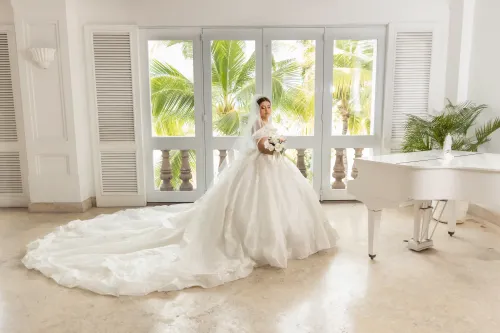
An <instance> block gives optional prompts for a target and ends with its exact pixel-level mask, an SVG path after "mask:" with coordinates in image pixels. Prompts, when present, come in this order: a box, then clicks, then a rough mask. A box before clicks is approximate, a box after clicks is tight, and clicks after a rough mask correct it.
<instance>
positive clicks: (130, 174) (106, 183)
mask: <svg viewBox="0 0 500 333" xmlns="http://www.w3.org/2000/svg"><path fill="white" fill-rule="evenodd" d="M101 174H102V192H103V194H114V193H137V192H138V187H137V157H136V153H135V152H129V151H117V152H109V151H105V152H101Z"/></svg>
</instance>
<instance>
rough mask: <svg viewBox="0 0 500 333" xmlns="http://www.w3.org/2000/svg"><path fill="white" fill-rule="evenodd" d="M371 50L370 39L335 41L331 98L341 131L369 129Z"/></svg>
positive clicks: (364, 130)
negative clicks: (339, 121) (340, 122)
mask: <svg viewBox="0 0 500 333" xmlns="http://www.w3.org/2000/svg"><path fill="white" fill-rule="evenodd" d="M373 51H374V48H373V45H372V44H371V42H370V41H356V40H337V41H335V51H334V58H333V67H334V68H333V80H334V91H333V95H332V98H333V105H334V107H336V109H337V112H338V114H339V116H340V119H341V120H342V135H346V134H347V132H348V131H349V132H350V133H351V134H357V133H369V131H370V113H371V99H372V94H371V92H372V89H371V81H372V71H373Z"/></svg>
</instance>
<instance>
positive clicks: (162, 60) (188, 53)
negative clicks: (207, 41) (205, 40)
mask: <svg viewBox="0 0 500 333" xmlns="http://www.w3.org/2000/svg"><path fill="white" fill-rule="evenodd" d="M149 78H150V85H151V115H152V129H153V131H152V132H153V136H194V135H195V122H194V85H193V42H192V41H179V40H155V41H149Z"/></svg>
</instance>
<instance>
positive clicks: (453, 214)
mask: <svg viewBox="0 0 500 333" xmlns="http://www.w3.org/2000/svg"><path fill="white" fill-rule="evenodd" d="M448 209H449V210H450V218H449V220H448V235H450V236H453V235H454V234H455V228H456V226H457V206H456V203H455V201H453V200H449V201H448Z"/></svg>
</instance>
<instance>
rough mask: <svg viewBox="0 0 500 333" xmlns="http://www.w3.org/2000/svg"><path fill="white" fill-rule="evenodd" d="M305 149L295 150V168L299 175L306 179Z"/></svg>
mask: <svg viewBox="0 0 500 333" xmlns="http://www.w3.org/2000/svg"><path fill="white" fill-rule="evenodd" d="M305 153H306V150H305V149H297V168H298V169H299V171H300V173H301V174H302V175H303V176H304V177H306V178H307V168H306V161H305V158H304V157H305Z"/></svg>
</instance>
